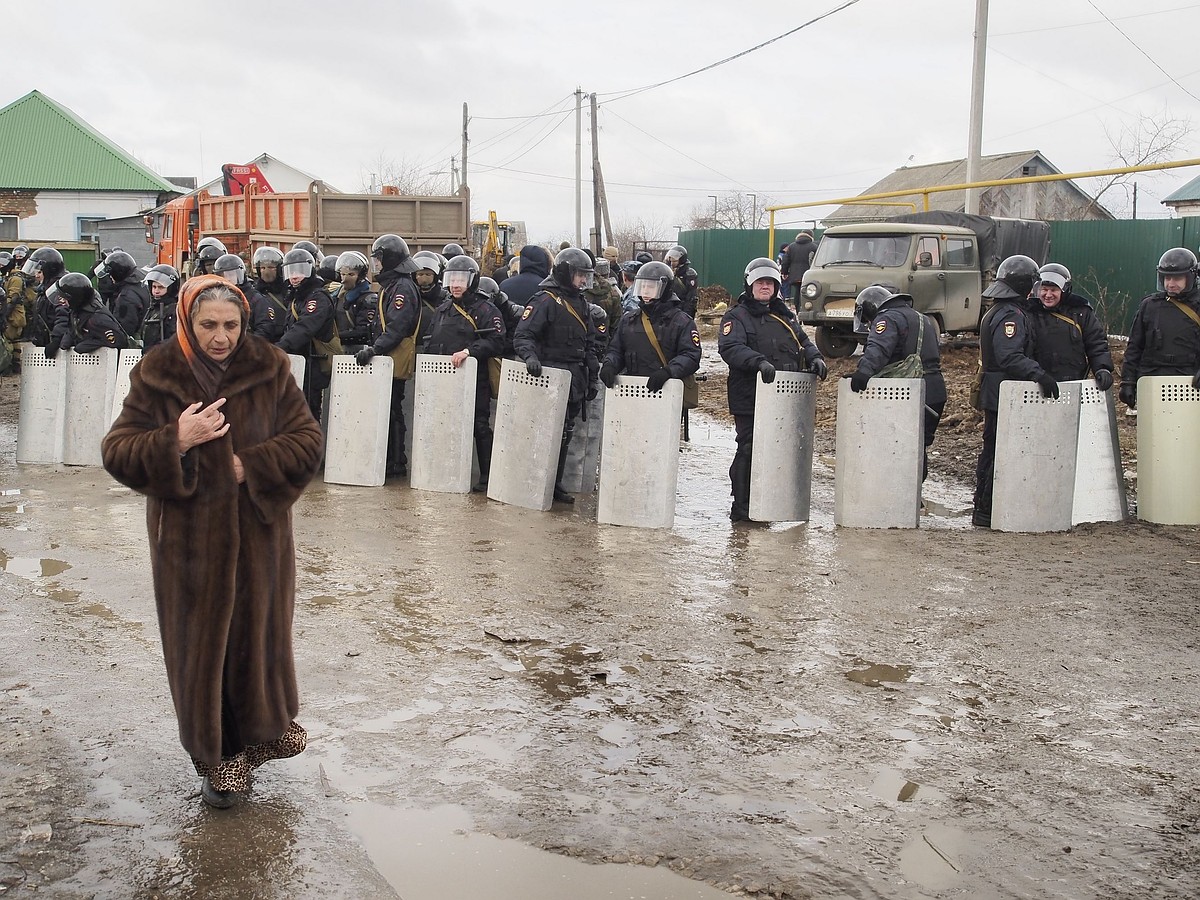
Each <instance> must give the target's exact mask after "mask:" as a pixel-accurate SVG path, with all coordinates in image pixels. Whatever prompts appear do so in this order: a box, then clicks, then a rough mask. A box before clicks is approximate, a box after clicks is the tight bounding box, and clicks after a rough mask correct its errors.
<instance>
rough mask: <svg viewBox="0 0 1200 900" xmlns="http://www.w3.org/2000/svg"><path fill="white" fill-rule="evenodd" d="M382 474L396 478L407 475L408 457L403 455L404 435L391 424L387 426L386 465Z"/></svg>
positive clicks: (397, 427)
mask: <svg viewBox="0 0 1200 900" xmlns="http://www.w3.org/2000/svg"><path fill="white" fill-rule="evenodd" d="M384 474H385V476H386V477H388V478H398V477H402V476H404V475H407V474H408V457H407V456H406V455H405V453H404V433H403V432H402V431H401V430H400V426H399V425H397V424H396V423H395V422H393V423H392V424H391V425H389V426H388V443H387V465H386V467H385V471H384Z"/></svg>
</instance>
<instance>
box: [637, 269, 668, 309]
mask: <svg viewBox="0 0 1200 900" xmlns="http://www.w3.org/2000/svg"><path fill="white" fill-rule="evenodd" d="M674 278H675V276H674V275H673V274H672V273H671V267H670V266H668V265H667V264H666V263H660V262H648V263H646V264H645V265H643V266H642V267H641V268H640V269H638V272H637V276H636V277H635V278H634V279H633V295H634V296H635V297H637V299H638V301H639V302H641V303H654V302H656V301H658V300H670V299H671V283H672V282H673V281H674Z"/></svg>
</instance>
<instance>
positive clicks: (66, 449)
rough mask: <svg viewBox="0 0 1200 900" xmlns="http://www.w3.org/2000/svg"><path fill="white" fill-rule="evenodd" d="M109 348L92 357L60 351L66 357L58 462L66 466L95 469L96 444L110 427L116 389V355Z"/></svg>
mask: <svg viewBox="0 0 1200 900" xmlns="http://www.w3.org/2000/svg"><path fill="white" fill-rule="evenodd" d="M118 352H119V351H117V350H113V349H112V348H111V347H102V348H101V349H99V350H96V351H94V352H92V353H76V352H75V351H74V350H71V351H69V352H67V351H63V353H64V355H66V357H67V401H66V404H65V406H64V412H63V450H62V461H63V462H64V463H66V464H67V465H68V466H99V465H101V464H102V463H103V462H104V460H103V458H102V456H101V453H100V442H101V441H102V440H104V435H105V434H106V433H107V432H108V426H109V425H110V424H111V422H110V421H109V418H108V417H109V415H110V414H111V412H112V404H113V393H114V392H115V391H116V387H117V354H118Z"/></svg>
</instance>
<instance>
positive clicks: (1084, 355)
mask: <svg viewBox="0 0 1200 900" xmlns="http://www.w3.org/2000/svg"><path fill="white" fill-rule="evenodd" d="M1038 277H1039V279H1040V280H1039V281H1038V283H1037V284H1036V285H1035V287H1034V295H1033V298H1032V299H1031V300H1030V302H1029V325H1030V327H1031V328H1032V329H1033V347H1034V353H1033V358H1034V359H1036V360H1037V363H1038V365H1040V366H1041V367H1042V368H1043V369H1044V370H1045V371H1046V372H1048V373H1049V374H1050V377H1051V378H1053V379H1054V380H1055V381H1078V380H1080V379H1082V378H1087V376H1088V372H1089V371H1090V372H1091V373H1092V377H1093V378H1094V379H1095V380H1096V387H1098V388H1099V389H1100V390H1102V391H1107V390H1108V389H1109V388H1110V387H1112V383H1113V361H1112V352H1111V351H1110V350H1109V348H1108V331H1107V330H1106V329H1105V327H1104V325H1103V324H1102V323H1101V322H1100V319H1099V317H1097V315H1096V311H1095V310H1094V309H1092V305H1091V303H1089V302H1088V300H1087V298H1086V297H1084V296H1083V295H1081V294H1076V293H1075V292H1073V291H1072V290H1071V287H1072V282H1071V272H1070V270H1069V269H1068V268H1067V267H1066V266H1063V265H1060V264H1058V263H1047V264H1046V265H1044V266H1042V268H1041V269H1040V270H1039V273H1038Z"/></svg>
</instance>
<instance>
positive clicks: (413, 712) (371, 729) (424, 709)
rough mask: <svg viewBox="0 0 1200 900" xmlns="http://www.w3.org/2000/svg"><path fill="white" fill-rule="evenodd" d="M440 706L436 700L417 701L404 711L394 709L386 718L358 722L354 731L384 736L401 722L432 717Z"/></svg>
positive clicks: (438, 710) (439, 709)
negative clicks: (421, 717)
mask: <svg viewBox="0 0 1200 900" xmlns="http://www.w3.org/2000/svg"><path fill="white" fill-rule="evenodd" d="M441 709H442V704H441V703H438V702H437V701H436V700H418V701H417V702H416V703H414V704H413V705H412V706H409V707H406V708H404V709H395V710H392V711H391V712H390V713H388V714H387V715H386V716H381V717H380V718H378V719H368V720H367V721H365V722H360V723H359V724H358V725H357V726H356V727H355V728H354V730H355V731H365V732H367V733H368V734H384V733H386V732H389V731H393V730H395V728H396V726H397V725H399V724H400V723H401V722H408V721H411V720H412V719H415V718H416V717H417V716H428V715H433V714H434V713H436V712H440V711H441Z"/></svg>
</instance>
